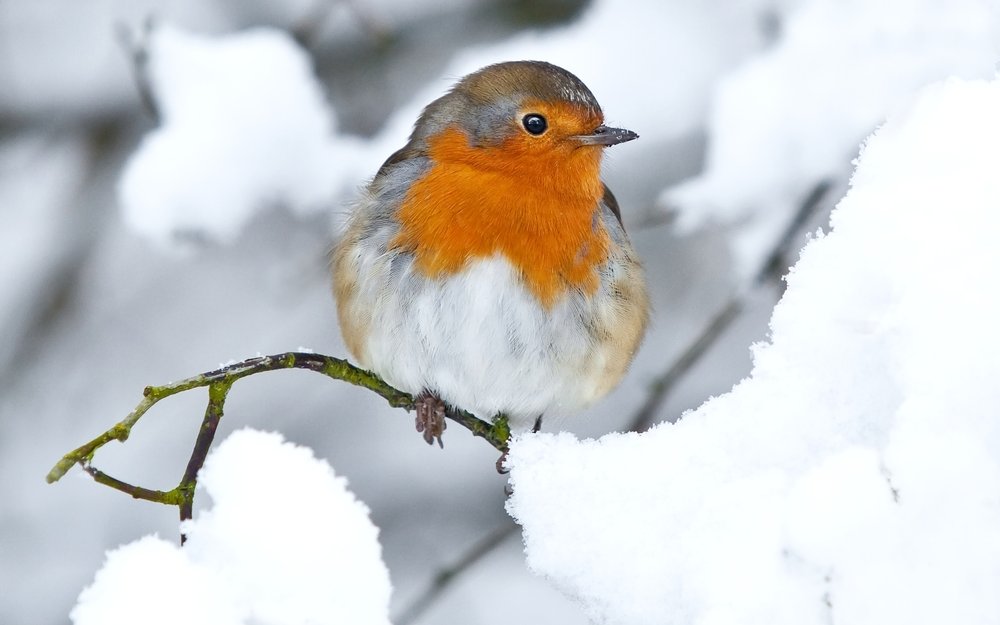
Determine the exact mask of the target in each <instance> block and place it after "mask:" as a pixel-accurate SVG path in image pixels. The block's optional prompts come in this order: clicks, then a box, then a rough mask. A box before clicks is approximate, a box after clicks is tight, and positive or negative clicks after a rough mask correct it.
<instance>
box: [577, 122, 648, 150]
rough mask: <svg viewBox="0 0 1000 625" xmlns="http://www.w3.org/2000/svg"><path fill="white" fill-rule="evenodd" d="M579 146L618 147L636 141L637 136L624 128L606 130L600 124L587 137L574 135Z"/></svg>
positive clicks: (605, 127) (606, 128)
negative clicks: (620, 144)
mask: <svg viewBox="0 0 1000 625" xmlns="http://www.w3.org/2000/svg"><path fill="white" fill-rule="evenodd" d="M573 138H574V139H576V141H577V142H578V143H579V144H580V145H600V146H604V147H607V146H609V145H618V144H619V143H625V142H626V141H631V140H632V139H638V138H639V135H638V134H636V133H634V132H632V131H631V130H625V129H624V128H608V127H607V126H605V125H603V124H601V125H600V126H598V127H597V128H594V132H593V133H591V134H589V135H576V136H575V137H573Z"/></svg>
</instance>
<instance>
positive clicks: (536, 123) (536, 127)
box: [521, 113, 549, 135]
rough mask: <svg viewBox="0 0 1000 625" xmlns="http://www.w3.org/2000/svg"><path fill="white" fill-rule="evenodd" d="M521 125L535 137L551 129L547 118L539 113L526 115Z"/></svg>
mask: <svg viewBox="0 0 1000 625" xmlns="http://www.w3.org/2000/svg"><path fill="white" fill-rule="evenodd" d="M521 123H522V124H524V129H525V130H527V131H528V132H530V133H531V134H533V135H540V134H542V133H543V132H545V129H546V128H548V127H549V124H548V122H546V121H545V118H544V117H542V116H541V115H539V114H538V113H529V114H527V115H525V116H524V119H522V120H521Z"/></svg>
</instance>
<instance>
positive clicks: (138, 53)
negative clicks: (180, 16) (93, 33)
mask: <svg viewBox="0 0 1000 625" xmlns="http://www.w3.org/2000/svg"><path fill="white" fill-rule="evenodd" d="M154 26H155V23H154V21H153V18H152V17H151V16H148V17H146V19H145V20H143V23H142V25H141V26H139V27H137V28H134V27H131V26H129V25H127V24H125V23H124V22H118V23H117V24H115V34H116V36H117V38H118V43H119V44H120V45H121V47H122V49H123V50H124V51H125V54H127V55H128V59H129V65H130V66H131V68H132V80H133V81H134V82H135V88H136V91H137V92H138V94H139V101H140V102H141V103H142V107H143V108H144V109H146V111H147V112H148V113H149V114H150V115H151V116H152V117H153V119H160V110H159V107H158V106H157V105H156V98H155V97H153V88H152V85H151V84H150V82H149V36H150V34H151V33H152V32H153V27H154Z"/></svg>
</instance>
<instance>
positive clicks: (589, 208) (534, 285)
mask: <svg viewBox="0 0 1000 625" xmlns="http://www.w3.org/2000/svg"><path fill="white" fill-rule="evenodd" d="M429 155H430V157H431V159H432V161H433V165H432V166H431V168H430V169H429V170H428V172H427V173H426V175H425V176H424V177H423V178H421V179H420V180H418V181H416V182H415V183H414V184H413V185H412V186H411V187H410V189H409V192H408V193H407V195H406V197H405V199H404V200H403V203H402V205H401V207H400V209H399V212H398V219H399V221H400V223H401V226H402V227H401V229H400V232H399V234H398V235H397V236H396V238H395V239H394V241H393V242H392V246H393V247H394V248H399V249H404V250H407V251H409V252H412V253H413V254H414V255H415V259H416V268H417V270H418V271H420V272H422V273H423V274H424V275H427V276H430V277H440V276H447V275H450V274H454V273H456V272H458V271H461V270H462V268H464V267H465V266H466V264H467V263H468V262H469V261H471V260H474V259H479V258H488V257H490V256H493V255H495V254H502V255H503V256H505V257H506V258H507V260H508V261H509V262H510V263H511V264H512V265H513V266H514V267H515V268H516V269H517V270H518V271H519V272H520V275H521V276H522V278H523V280H524V283H525V285H526V286H527V287H528V288H529V289H530V290H531V291H532V292H533V293H534V294H535V295H536V296H537V297H538V298H539V300H540V301H541V302H542V304H543V305H544V306H546V307H550V306H552V305H553V304H554V303H555V302H557V301H558V300H559V298H560V297H561V296H562V295H563V294H564V293H566V292H567V290H569V289H573V288H577V289H581V290H583V291H585V292H587V293H594V292H595V291H596V290H597V288H598V286H599V278H598V274H597V266H598V265H599V264H600V263H602V262H604V261H605V260H606V259H607V257H608V248H609V246H610V239H609V237H608V234H607V232H606V230H605V229H604V226H603V223H602V222H601V220H600V218H599V214H598V210H599V206H598V202H599V201H600V198H601V197H602V195H603V186H602V185H601V181H600V159H601V151H600V149H599V148H575V147H573V146H570V145H564V144H561V143H558V142H555V141H549V142H547V143H541V142H538V140H537V139H536V138H534V137H515V138H514V139H512V140H510V141H508V142H507V143H505V144H504V145H501V146H498V147H491V148H472V147H470V146H469V145H468V139H467V138H466V136H465V134H464V133H462V132H461V131H460V130H458V129H457V128H452V129H449V130H446V131H445V132H442V133H441V134H439V135H438V136H437V137H435V138H433V139H432V140H431V141H430V142H429Z"/></svg>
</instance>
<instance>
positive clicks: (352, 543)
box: [71, 429, 391, 625]
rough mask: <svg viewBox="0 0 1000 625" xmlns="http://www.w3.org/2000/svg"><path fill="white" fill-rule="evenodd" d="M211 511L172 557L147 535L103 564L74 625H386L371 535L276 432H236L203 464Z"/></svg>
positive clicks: (312, 463)
mask: <svg viewBox="0 0 1000 625" xmlns="http://www.w3.org/2000/svg"><path fill="white" fill-rule="evenodd" d="M200 478H201V480H200V483H201V485H202V486H203V487H204V488H205V490H206V491H207V492H208V494H209V495H211V497H212V500H213V502H214V505H213V506H212V508H211V509H210V510H207V511H205V512H204V513H203V514H199V515H198V517H197V518H196V519H194V520H193V521H190V522H188V523H186V524H185V527H184V531H185V532H186V533H187V536H188V541H187V544H186V545H185V546H184V547H183V548H180V547H178V546H177V545H176V544H174V543H171V542H167V541H165V540H162V539H160V538H157V537H155V536H147V537H145V538H142V539H140V540H138V541H136V542H133V543H131V544H128V545H125V546H124V547H120V548H119V549H117V550H115V551H112V552H110V553H109V554H108V557H107V561H106V562H105V564H104V567H103V568H102V569H101V570H100V571H98V572H97V575H96V578H95V580H94V583H93V584H92V585H91V586H89V587H88V588H86V589H84V591H83V592H82V593H81V594H80V598H79V601H78V603H77V605H76V607H75V608H74V610H73V613H72V615H71V616H72V619H73V622H74V623H75V624H76V625H116V624H122V625H125V624H128V625H132V624H134V623H144V624H148V625H157V624H160V623H162V624H164V625H167V624H172V623H190V624H192V625H197V624H202V623H204V624H205V625H230V624H232V625H251V624H255V623H268V624H269V625H300V624H302V623H311V624H315V625H324V624H329V625H333V624H343V623H351V624H359V625H366V624H370V625H375V624H378V625H387V624H388V623H389V616H388V614H389V594H390V591H391V586H390V583H389V573H388V571H387V570H386V568H385V564H383V562H382V553H381V552H382V550H381V546H380V545H379V542H378V529H377V528H376V527H375V526H374V525H372V523H371V521H370V520H369V518H368V509H367V508H366V507H365V505H364V504H363V503H361V502H359V501H358V500H357V499H355V498H354V495H352V494H351V493H350V492H349V491H348V490H347V483H346V480H344V478H342V477H336V476H335V475H334V473H333V470H332V469H331V468H330V466H329V465H328V464H327V463H326V462H324V461H322V460H317V459H316V458H314V457H313V455H312V452H311V451H310V450H308V449H306V448H303V447H297V446H295V445H292V444H290V443H285V442H283V441H282V439H281V437H280V436H279V435H277V434H269V433H264V432H258V431H254V430H249V429H246V430H240V431H238V432H235V433H234V434H233V435H232V436H230V437H229V438H228V439H226V441H225V442H223V443H222V444H221V445H219V447H218V449H216V450H215V451H214V452H213V453H212V454H211V455H210V456H209V458H208V460H207V461H206V463H205V467H204V469H203V470H202V472H201V474H200Z"/></svg>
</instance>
